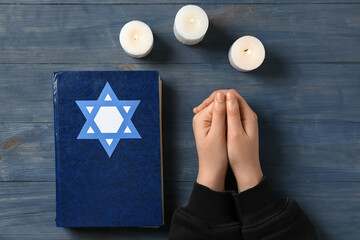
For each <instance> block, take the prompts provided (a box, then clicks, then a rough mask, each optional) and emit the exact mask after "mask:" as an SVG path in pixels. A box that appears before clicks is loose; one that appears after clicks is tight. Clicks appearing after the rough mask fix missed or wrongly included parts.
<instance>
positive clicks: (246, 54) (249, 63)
mask: <svg viewBox="0 0 360 240" xmlns="http://www.w3.org/2000/svg"><path fill="white" fill-rule="evenodd" d="M264 59H265V48H264V45H263V44H262V43H261V42H260V40H259V39H257V38H256V37H252V36H244V37H241V38H239V39H238V40H236V41H235V42H234V43H233V45H232V46H231V48H230V50H229V61H230V64H231V66H233V67H234V68H235V69H236V70H238V71H241V72H248V71H251V70H254V69H256V68H258V67H259V66H260V65H261V64H262V62H263V61H264Z"/></svg>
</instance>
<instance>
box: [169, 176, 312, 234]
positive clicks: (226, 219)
mask: <svg viewBox="0 0 360 240" xmlns="http://www.w3.org/2000/svg"><path fill="white" fill-rule="evenodd" d="M241 225H242V226H241ZM169 239H170V240H178V239H186V240H194V239H204V240H205V239H206V240H215V239H222V240H241V239H243V240H262V239H264V240H265V239H266V240H275V239H276V240H316V239H317V237H316V233H315V229H314V227H313V225H312V224H311V222H310V220H309V219H308V218H307V216H306V215H305V214H304V213H303V211H302V210H301V209H300V207H299V206H298V204H297V203H296V202H295V201H294V200H292V199H290V198H280V197H278V196H277V195H276V194H275V193H274V192H273V191H272V189H271V187H270V185H269V182H268V181H267V180H266V179H263V181H261V182H260V183H259V184H258V185H257V186H255V187H253V188H251V189H248V190H246V191H244V192H242V193H239V194H235V195H233V194H232V193H231V192H215V191H212V190H210V189H209V188H207V187H205V186H202V185H200V184H198V183H195V184H194V188H193V191H192V194H191V197H190V200H189V203H188V205H187V206H186V207H184V208H179V209H178V210H177V211H176V212H175V213H174V215H173V218H172V223H171V228H170V234H169Z"/></svg>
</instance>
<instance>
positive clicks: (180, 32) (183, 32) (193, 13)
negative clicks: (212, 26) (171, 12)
mask: <svg viewBox="0 0 360 240" xmlns="http://www.w3.org/2000/svg"><path fill="white" fill-rule="evenodd" d="M208 27H209V18H208V16H207V15H206V12H205V11H204V10H203V9H202V8H200V7H198V6H195V5H186V6H184V7H182V8H181V9H180V10H179V11H178V12H177V14H176V17H175V22H174V34H175V37H176V39H177V40H179V41H180V42H182V43H183V44H186V45H194V44H197V43H199V42H200V41H201V40H202V39H203V38H204V36H205V33H206V31H207V29H208Z"/></svg>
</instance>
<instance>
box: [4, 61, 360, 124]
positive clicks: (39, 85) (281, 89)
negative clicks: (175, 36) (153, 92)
mask: <svg viewBox="0 0 360 240" xmlns="http://www.w3.org/2000/svg"><path fill="white" fill-rule="evenodd" d="M63 70H159V72H160V75H161V78H162V80H163V97H164V98H163V110H164V112H163V122H169V123H174V122H191V120H192V117H193V113H192V108H193V107H195V106H196V105H198V104H200V103H201V102H202V101H203V100H204V99H205V98H206V97H208V96H209V95H210V94H211V93H212V92H213V91H214V90H217V89H225V88H234V89H236V90H238V91H239V92H240V94H242V95H243V96H244V97H245V99H246V100H247V101H248V103H249V104H250V106H251V107H252V108H253V109H254V111H256V112H257V114H258V115H259V118H260V121H261V122H360V104H359V101H358V99H359V97H358V96H359V92H360V78H359V76H360V67H359V64H281V63H279V64H278V65H274V64H270V63H266V62H265V63H264V65H263V66H262V67H261V68H260V69H258V71H255V72H252V73H246V74H244V73H240V72H238V71H236V70H234V69H233V68H232V67H231V66H230V65H229V64H195V65H191V64H185V65H184V64H145V65H134V64H119V65H115V64H113V65H107V64H95V65H93V64H90V65H87V64H82V65H72V64H69V65H67V64H62V65H58V64H55V65H53V64H51V65H50V64H1V65H0V76H1V78H0V86H1V87H0V104H1V108H0V122H53V110H52V82H51V73H52V72H53V71H63ZM119 97H121V96H119Z"/></svg>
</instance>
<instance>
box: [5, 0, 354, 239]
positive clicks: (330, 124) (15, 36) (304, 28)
mask: <svg viewBox="0 0 360 240" xmlns="http://www.w3.org/2000/svg"><path fill="white" fill-rule="evenodd" d="M189 3H194V4H199V5H200V6H201V7H203V8H204V9H205V10H206V12H207V13H208V15H209V18H210V28H209V31H208V33H207V35H206V37H205V39H204V41H203V42H202V43H201V44H199V45H197V46H192V47H189V46H184V45H182V44H180V43H179V42H178V41H176V39H175V38H174V35H173V32H172V24H173V20H174V17H175V14H176V12H177V11H178V9H180V7H181V6H182V5H184V4H189ZM359 3H360V0H343V1H342V0H296V1H295V0H244V1H235V0H221V1H219V0H206V1H204V0H174V1H169V0H139V1H133V0H116V1H115V0H74V1H72V0H14V1H10V0H0V43H1V44H0V51H1V54H0V239H7V240H8V239H14V240H18V239H37V240H38V239H46V240H48V239H119V238H121V239H127V240H129V239H147V240H148V239H167V234H168V227H169V224H170V218H171V215H172V213H173V211H174V210H175V209H176V208H177V207H178V206H181V205H184V204H186V202H187V200H188V197H189V195H190V193H191V189H192V181H193V180H194V179H195V176H196V172H197V156H196V149H195V143H194V138H193V133H192V128H191V119H192V116H193V113H192V111H191V110H192V108H193V107H194V106H196V105H197V104H199V103H200V102H201V101H202V100H203V99H204V98H206V97H207V96H208V95H209V94H210V93H211V92H212V91H214V90H216V89H223V88H235V89H236V90H238V91H239V92H240V93H241V94H242V95H243V96H244V97H245V98H246V100H247V101H248V102H249V104H250V105H251V106H252V107H253V109H254V110H255V111H256V112H257V113H258V115H259V117H260V155H261V161H262V166H263V170H264V172H265V174H266V176H267V177H268V178H269V179H270V180H271V182H272V183H273V186H274V188H275V190H276V191H277V192H279V193H280V194H281V195H283V196H291V197H294V198H295V199H296V200H297V201H298V202H299V204H300V206H301V207H302V208H303V209H304V210H305V212H306V213H307V215H308V216H309V217H310V219H311V220H312V222H313V223H314V225H315V227H316V229H317V231H318V235H319V238H320V240H339V239H346V240H358V238H359V236H360V229H359V228H358V226H359V225H360V215H359V212H360V158H359V156H360V138H359V136H360V98H359V92H360V67H359V64H360V45H359V40H360V31H359V29H360V15H359V12H360V4H359ZM133 19H139V20H142V21H145V22H146V23H148V24H149V25H150V27H151V28H152V30H153V32H154V35H155V45H154V49H153V51H152V53H151V54H150V55H149V56H148V57H147V58H145V59H141V60H138V59H132V58H130V57H128V56H127V55H126V54H124V52H123V51H122V49H121V47H120V45H119V41H118V34H119V31H120V29H121V27H122V26H123V25H124V24H125V23H126V22H127V21H130V20H133ZM247 34H249V35H255V36H257V37H259V38H260V39H261V41H262V42H263V43H264V45H265V48H266V54H267V55H266V59H265V62H264V63H263V65H262V66H261V67H260V68H259V69H258V70H256V71H254V72H250V73H247V74H244V73H239V72H237V71H235V70H234V69H233V68H232V67H231V66H230V65H229V64H228V59H227V53H228V49H229V47H230V45H231V44H232V43H233V42H234V41H235V40H236V39H237V38H238V37H240V36H243V35H247ZM67 70H93V71H95V70H159V72H160V75H161V77H162V79H163V83H164V86H163V96H164V97H163V110H164V111H163V123H164V125H163V127H164V129H163V134H164V155H165V156H164V157H165V158H164V170H165V171H164V174H165V210H166V223H167V225H166V227H165V228H162V229H129V228H125V229H119V228H117V229H104V228H100V229H63V228H56V227H55V222H54V220H55V183H54V180H55V176H54V174H55V170H54V137H53V110H52V83H51V79H50V77H51V73H52V72H53V71H67Z"/></svg>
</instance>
